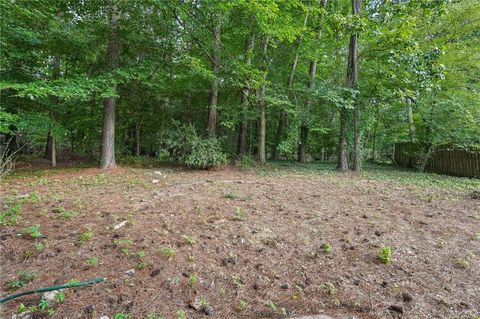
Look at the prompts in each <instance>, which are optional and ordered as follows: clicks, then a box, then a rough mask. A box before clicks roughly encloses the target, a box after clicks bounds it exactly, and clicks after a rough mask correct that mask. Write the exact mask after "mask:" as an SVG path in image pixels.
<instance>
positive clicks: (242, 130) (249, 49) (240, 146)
mask: <svg viewBox="0 0 480 319" xmlns="http://www.w3.org/2000/svg"><path fill="white" fill-rule="evenodd" d="M254 45H255V35H254V34H251V35H250V36H249V37H248V39H247V41H246V43H245V64H247V65H250V64H251V63H252V55H253V48H254ZM247 82H248V80H247ZM249 95H250V85H249V84H248V83H247V84H246V85H245V87H244V88H243V89H242V98H241V104H242V119H241V121H240V124H239V125H238V142H237V155H239V156H242V155H245V153H246V150H247V121H248V117H247V112H248V96H249Z"/></svg>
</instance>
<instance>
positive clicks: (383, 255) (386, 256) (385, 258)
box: [378, 246, 392, 265]
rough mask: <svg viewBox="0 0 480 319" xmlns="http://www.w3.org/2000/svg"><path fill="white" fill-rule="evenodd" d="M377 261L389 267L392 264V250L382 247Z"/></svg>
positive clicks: (388, 247)
mask: <svg viewBox="0 0 480 319" xmlns="http://www.w3.org/2000/svg"><path fill="white" fill-rule="evenodd" d="M378 259H379V260H380V262H382V263H384V264H385V265H389V264H390V263H391V262H392V248H391V247H390V246H385V247H383V248H382V250H381V251H380V252H379V253H378Z"/></svg>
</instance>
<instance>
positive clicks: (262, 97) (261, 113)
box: [257, 36, 268, 164]
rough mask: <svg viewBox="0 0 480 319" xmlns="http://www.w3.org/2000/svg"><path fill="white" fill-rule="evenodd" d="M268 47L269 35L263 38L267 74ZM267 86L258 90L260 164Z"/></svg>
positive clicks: (263, 145) (262, 160) (262, 162)
mask: <svg viewBox="0 0 480 319" xmlns="http://www.w3.org/2000/svg"><path fill="white" fill-rule="evenodd" d="M267 48H268V37H267V36H264V37H263V39H262V60H263V71H264V72H265V78H264V80H265V81H266V76H267V75H266V74H267V68H268V61H267ZM265 88H266V83H265V82H264V83H263V84H262V86H261V87H260V90H259V92H258V155H257V159H258V162H259V163H260V164H265V129H266V123H265Z"/></svg>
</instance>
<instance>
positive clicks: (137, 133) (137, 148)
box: [135, 118, 143, 156]
mask: <svg viewBox="0 0 480 319" xmlns="http://www.w3.org/2000/svg"><path fill="white" fill-rule="evenodd" d="M142 122H143V118H142V119H140V120H139V119H137V120H136V121H135V156H140V128H141V126H142Z"/></svg>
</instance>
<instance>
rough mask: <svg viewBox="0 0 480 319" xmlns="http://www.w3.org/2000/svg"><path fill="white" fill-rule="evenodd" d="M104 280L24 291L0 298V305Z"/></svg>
mask: <svg viewBox="0 0 480 319" xmlns="http://www.w3.org/2000/svg"><path fill="white" fill-rule="evenodd" d="M105 279H106V278H96V279H93V280H90V281H84V282H79V283H71V284H64V285H59V286H51V287H46V288H39V289H34V290H29V291H24V292H21V293H18V294H15V295H10V296H8V297H5V298H2V299H0V303H4V302H6V301H9V300H12V299H15V298H18V297H21V296H26V295H31V294H37V293H39V292H45V291H52V290H60V289H65V288H74V287H80V286H87V285H95V284H99V283H101V282H103V281H105Z"/></svg>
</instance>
